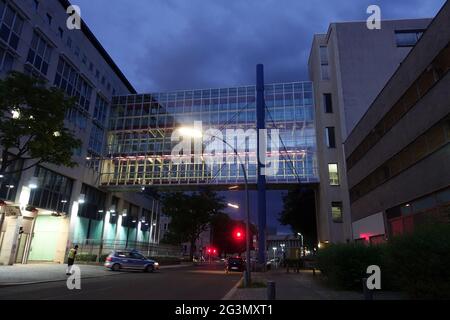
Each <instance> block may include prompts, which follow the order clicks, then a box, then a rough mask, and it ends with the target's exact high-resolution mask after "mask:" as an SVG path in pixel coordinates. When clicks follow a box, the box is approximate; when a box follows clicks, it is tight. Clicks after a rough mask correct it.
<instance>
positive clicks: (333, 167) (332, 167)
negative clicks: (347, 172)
mask: <svg viewBox="0 0 450 320" xmlns="http://www.w3.org/2000/svg"><path fill="white" fill-rule="evenodd" d="M328 175H329V178H330V186H338V185H339V172H338V164H337V163H329V164H328Z"/></svg>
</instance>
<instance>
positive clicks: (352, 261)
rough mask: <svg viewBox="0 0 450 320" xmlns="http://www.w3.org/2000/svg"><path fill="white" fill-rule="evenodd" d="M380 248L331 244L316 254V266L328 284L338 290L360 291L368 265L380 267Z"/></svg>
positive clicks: (381, 251) (353, 244) (352, 244)
mask: <svg viewBox="0 0 450 320" xmlns="http://www.w3.org/2000/svg"><path fill="white" fill-rule="evenodd" d="M382 253H383V250H382V246H365V245H363V244H356V243H351V244H333V245H330V246H328V247H326V248H324V249H322V250H319V252H318V254H317V266H318V269H319V270H320V271H321V273H322V275H324V277H325V278H326V280H327V281H328V283H329V284H330V285H332V286H334V287H336V288H339V289H362V282H361V281H362V278H364V277H366V276H367V273H366V270H367V267H368V266H370V265H379V266H381V265H382Z"/></svg>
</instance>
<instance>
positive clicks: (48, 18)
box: [33, 0, 116, 95]
mask: <svg viewBox="0 0 450 320" xmlns="http://www.w3.org/2000/svg"><path fill="white" fill-rule="evenodd" d="M33 4H34V9H35V11H36V12H39V8H40V6H39V5H40V0H34V1H33ZM45 19H46V21H47V23H48V25H49V26H50V27H51V26H52V22H53V17H52V15H51V14H50V13H48V12H47V13H46V15H45ZM58 35H59V37H60V38H61V39H63V38H64V29H63V28H62V27H58ZM72 44H73V43H72V38H71V37H67V40H66V45H67V47H69V48H70V49H72ZM74 54H75V56H77V57H78V58H80V59H81V62H82V63H83V64H84V65H86V66H87V65H88V59H87V56H86V54H82V53H81V50H80V47H78V46H76V47H75V48H74ZM89 71H91V72H92V73H94V64H93V62H89ZM95 77H96V79H97V80H99V81H100V71H99V70H98V69H96V71H95ZM101 84H102V85H104V86H106V90H107V91H108V92H111V89H112V86H111V83H110V82H107V81H106V76H102V77H101ZM115 93H116V90H115V89H112V94H113V95H114V94H115Z"/></svg>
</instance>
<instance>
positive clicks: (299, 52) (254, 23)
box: [77, 0, 445, 92]
mask: <svg viewBox="0 0 450 320" xmlns="http://www.w3.org/2000/svg"><path fill="white" fill-rule="evenodd" d="M444 2H445V1H444V0H428V1H419V0H413V1H410V0H408V1H406V0H405V1H388V0H383V1H369V0H342V1H335V0H322V1H310V0H308V1H301V0H283V1H280V0H246V1H237V0H189V1H185V0H161V1H156V0H152V1H148V0H133V1H123V0H122V1H120V0H97V1H95V2H93V1H90V0H78V3H77V4H79V5H80V6H81V8H82V15H83V18H84V19H85V20H86V21H87V23H88V25H89V26H90V27H91V29H92V30H93V32H94V33H95V34H96V35H97V37H98V38H99V39H100V41H101V42H102V43H103V44H104V46H105V48H106V49H107V50H108V52H109V53H110V54H111V55H112V57H113V58H114V59H115V61H116V62H117V63H118V65H119V66H120V67H121V69H122V70H123V71H124V73H125V74H126V75H127V76H128V78H129V79H130V81H131V82H132V83H133V84H134V85H135V87H136V88H137V89H138V91H143V92H156V91H167V90H175V89H189V88H210V87H223V86H234V85H240V84H252V83H254V81H255V66H256V64H257V63H264V64H265V67H266V81H267V82H283V81H295V80H305V79H307V59H308V55H309V47H310V45H311V40H312V36H313V34H314V33H324V32H326V31H327V28H328V25H329V23H330V22H334V21H354V20H364V19H366V17H367V14H366V8H367V6H368V5H370V4H378V5H380V6H381V9H382V17H383V18H384V19H395V18H415V17H431V16H433V15H434V14H436V12H437V11H438V10H439V8H440V7H441V6H442V5H443V3H444Z"/></svg>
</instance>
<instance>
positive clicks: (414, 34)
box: [395, 30, 424, 47]
mask: <svg viewBox="0 0 450 320" xmlns="http://www.w3.org/2000/svg"><path fill="white" fill-rule="evenodd" d="M423 32H424V30H401V31H395V40H396V42H397V47H414V46H415V45H416V43H417V41H419V39H420V37H421V36H422V34H423Z"/></svg>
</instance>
